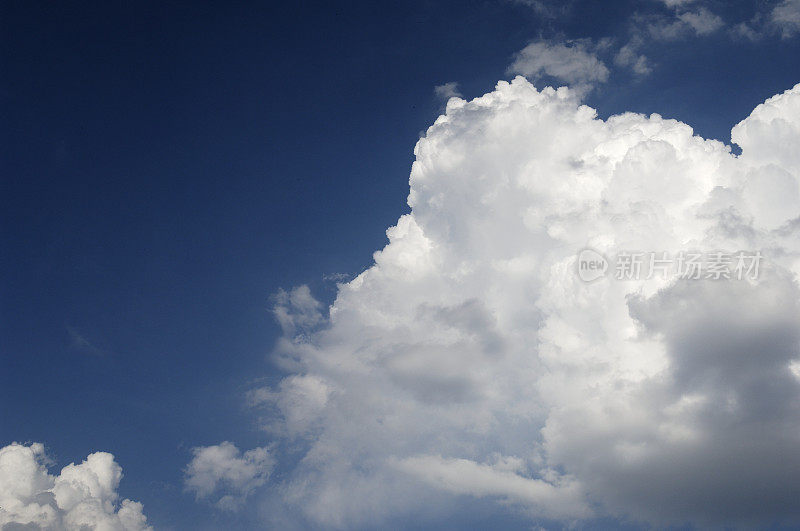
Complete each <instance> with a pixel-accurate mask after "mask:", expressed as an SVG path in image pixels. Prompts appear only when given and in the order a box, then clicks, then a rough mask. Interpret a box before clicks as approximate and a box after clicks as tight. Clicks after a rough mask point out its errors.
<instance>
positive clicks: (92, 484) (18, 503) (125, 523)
mask: <svg viewBox="0 0 800 531" xmlns="http://www.w3.org/2000/svg"><path fill="white" fill-rule="evenodd" d="M45 463H46V458H45V454H44V446H42V445H41V444H38V443H34V444H30V445H27V446H26V445H22V444H17V443H13V444H10V445H8V446H6V447H4V448H0V525H2V529H3V531H6V530H7V531H12V530H15V529H44V530H66V531H73V530H74V531H81V530H84V529H94V530H96V531H143V530H149V529H152V528H150V527H149V526H148V525H147V521H146V518H145V516H144V514H142V504H141V503H137V502H134V501H131V500H127V499H126V500H122V502H121V503H118V502H117V500H118V497H119V496H118V495H117V487H118V486H119V482H120V479H121V478H122V469H121V468H120V466H119V465H118V464H117V463H116V462H115V461H114V456H113V455H111V454H109V453H105V452H96V453H93V454H91V455H89V457H87V458H86V460H85V461H84V462H83V463H81V464H79V465H76V464H70V465H67V466H66V467H64V468H63V469H62V470H61V473H60V474H59V475H57V476H53V475H51V474H49V473H48V472H47V468H46V466H45Z"/></svg>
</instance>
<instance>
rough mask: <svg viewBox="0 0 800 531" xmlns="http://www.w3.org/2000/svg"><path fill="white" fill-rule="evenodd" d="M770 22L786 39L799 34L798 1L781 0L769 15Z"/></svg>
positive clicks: (799, 8)
mask: <svg viewBox="0 0 800 531" xmlns="http://www.w3.org/2000/svg"><path fill="white" fill-rule="evenodd" d="M770 22H771V23H772V25H773V26H774V27H775V29H776V30H777V31H778V32H780V34H781V37H782V38H784V39H788V38H790V37H794V35H795V34H796V33H798V32H800V0H783V2H781V3H780V4H778V5H777V6H775V8H774V9H773V10H772V12H771V13H770Z"/></svg>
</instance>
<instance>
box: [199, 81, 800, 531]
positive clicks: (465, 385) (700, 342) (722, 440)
mask: <svg viewBox="0 0 800 531" xmlns="http://www.w3.org/2000/svg"><path fill="white" fill-rule="evenodd" d="M732 138H733V141H734V142H736V143H738V144H739V145H740V146H741V148H742V154H741V155H740V156H736V155H733V154H732V153H731V151H730V149H729V147H728V146H726V145H724V144H722V143H721V142H718V141H713V140H704V139H702V138H699V137H697V136H694V135H693V131H692V129H691V127H689V126H688V125H686V124H683V123H680V122H677V121H675V120H668V119H664V118H662V117H661V116H659V115H655V114H654V115H650V116H643V115H639V114H630V113H629V114H622V115H618V116H612V117H610V118H609V119H608V120H605V121H604V120H600V119H598V118H597V116H596V113H595V111H594V110H593V109H591V108H589V107H587V106H584V105H581V104H580V102H579V101H577V100H576V98H575V96H574V94H573V93H572V92H571V91H570V90H568V89H565V88H562V89H558V90H554V89H551V88H546V89H544V90H542V91H537V90H536V89H535V88H534V87H533V86H532V85H531V84H530V83H529V82H527V81H526V80H525V79H523V78H521V77H520V78H517V79H515V80H514V81H513V82H511V83H507V82H500V83H499V84H498V85H497V88H496V90H495V91H493V92H491V93H489V94H486V95H484V96H482V97H480V98H477V99H474V100H472V101H469V102H467V101H464V100H458V99H451V100H450V102H449V103H448V106H447V111H446V114H445V115H444V116H441V117H439V119H437V121H436V123H435V124H434V125H433V126H432V127H430V128H429V130H428V131H427V134H426V135H425V137H424V138H422V139H421V140H420V141H419V142H418V144H417V146H416V148H415V154H416V160H415V162H414V163H413V166H412V170H411V178H410V187H411V189H410V194H409V198H408V202H409V205H410V206H411V213H410V214H407V215H404V216H402V217H401V218H400V219H399V220H398V222H397V224H396V225H395V226H394V227H391V228H390V229H389V230H388V231H387V235H388V237H389V243H388V245H386V247H385V248H384V249H382V250H380V251H378V252H376V253H375V255H374V261H375V263H374V265H373V266H372V267H370V268H369V269H368V270H366V271H365V272H363V273H362V274H361V275H359V276H358V277H357V278H355V279H354V280H352V281H351V282H349V283H346V284H342V285H340V287H339V292H338V296H337V298H336V300H335V302H334V303H333V304H332V306H331V307H330V308H329V312H325V311H324V309H323V308H322V307H321V306H320V305H318V304H315V303H314V302H312V301H313V299H312V298H311V295H310V292H309V291H308V289H307V288H305V287H304V288H298V289H295V290H293V291H291V292H288V293H282V294H281V295H280V296H279V297H278V298H277V299H276V302H277V304H276V315H278V317H279V320H280V322H281V324H282V326H283V330H284V337H283V338H282V340H281V341H280V342H279V344H278V347H277V349H276V357H277V362H278V364H279V365H280V366H281V367H282V368H283V369H284V370H286V371H287V372H288V373H289V374H288V375H287V376H286V378H285V379H284V380H283V381H282V382H281V383H280V384H279V385H277V386H275V387H270V388H264V389H259V390H254V391H253V394H252V395H251V399H252V402H253V404H258V405H259V406H260V407H261V406H263V407H266V409H265V412H266V413H265V415H266V418H267V420H266V421H265V428H267V429H268V430H269V431H270V433H272V435H273V437H276V438H277V441H278V442H277V447H276V451H277V452H278V455H280V456H282V457H283V458H284V464H285V465H286V467H287V469H288V472H287V474H285V475H283V476H282V478H281V479H280V480H277V481H276V482H275V484H274V485H273V486H274V488H271V489H267V490H265V491H264V492H263V496H264V497H265V498H266V500H267V501H266V502H264V503H266V504H267V505H268V506H269V507H271V508H276V507H280V508H282V509H283V510H284V511H285V512H288V513H290V514H289V515H288V516H287V514H281V515H280V518H281V525H282V526H284V525H286V522H287V520H286V519H287V518H290V517H291V514H294V517H296V518H299V519H300V520H297V521H298V522H304V523H306V524H308V523H309V522H310V523H311V524H313V525H324V526H334V527H335V526H339V527H349V526H357V525H369V524H372V525H375V524H376V523H379V522H382V521H386V519H390V518H393V517H404V518H410V519H411V520H412V521H414V522H416V523H421V522H435V521H436V518H441V517H444V516H446V515H447V514H453V513H454V512H456V511H457V512H458V513H459V514H471V515H473V516H475V517H476V518H478V517H480V515H481V514H484V513H481V511H482V510H485V508H486V504H490V505H491V504H493V503H494V504H498V506H499V507H501V508H502V510H503V511H507V512H509V513H513V514H517V515H521V514H522V515H528V516H529V517H530V518H531V519H549V520H550V521H558V522H561V523H565V522H576V521H580V520H583V519H590V518H593V517H607V516H611V517H617V518H624V519H627V520H629V521H636V522H649V523H651V524H654V525H656V526H662V525H666V524H670V523H677V524H684V523H686V522H693V523H695V524H698V525H745V526H757V525H760V524H764V523H796V522H797V518H798V517H800V483H798V482H797V477H798V474H799V473H800V450H799V448H800V429H798V426H800V380H799V379H798V376H797V374H798V372H799V371H798V370H797V367H798V366H800V350H798V344H800V303H799V302H798V301H800V288H798V283H797V275H798V273H800V244H799V243H798V242H800V239H798V236H799V235H798V231H800V218H799V216H800V200H798V190H799V188H798V178H800V155H798V151H797V149H796V146H797V145H798V142H800V85H798V86H796V87H795V88H793V89H792V90H789V91H787V92H786V93H784V94H781V95H779V96H776V97H774V98H771V99H769V100H768V101H766V102H765V103H764V104H762V105H760V106H759V107H758V108H756V109H755V110H754V111H753V113H752V114H751V116H750V117H748V118H747V119H746V120H744V121H742V122H741V123H739V124H738V125H737V126H736V127H735V128H734V129H733V133H732ZM586 247H590V248H593V249H596V250H597V251H599V252H601V253H603V254H605V256H614V255H616V254H617V253H619V252H622V251H625V250H629V251H636V250H639V251H665V252H669V253H672V255H675V254H676V253H678V252H680V251H681V250H688V249H695V250H704V251H711V250H718V249H727V250H732V251H735V250H753V251H756V250H759V251H761V252H762V253H763V254H764V256H765V262H764V263H763V264H762V269H761V271H760V274H759V276H758V278H757V279H749V280H748V279H745V280H729V281H725V280H722V281H714V280H680V279H677V278H674V276H673V277H665V278H662V277H659V276H654V277H653V278H650V279H645V278H644V277H642V278H641V279H638V280H628V281H621V280H616V279H615V278H613V276H612V275H607V276H605V277H603V278H601V279H599V280H596V281H594V282H591V283H585V282H582V281H581V280H580V279H579V278H578V275H577V274H576V263H575V261H576V258H575V257H576V254H577V253H578V251H579V250H581V249H584V248H586ZM298 452H299V453H300V457H299V458H298ZM198 455H199V454H198ZM196 461H197V459H196ZM205 484H207V485H213V484H214V481H209V482H207V483H205ZM482 508H483V509H482ZM278 517H279V516H278V514H277V512H271V510H270V514H269V518H278Z"/></svg>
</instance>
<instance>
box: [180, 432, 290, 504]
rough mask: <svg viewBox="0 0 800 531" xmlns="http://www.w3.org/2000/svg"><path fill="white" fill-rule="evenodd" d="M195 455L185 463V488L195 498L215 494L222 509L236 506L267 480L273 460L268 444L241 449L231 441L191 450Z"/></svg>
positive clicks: (203, 497) (216, 502)
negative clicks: (243, 450)
mask: <svg viewBox="0 0 800 531" xmlns="http://www.w3.org/2000/svg"><path fill="white" fill-rule="evenodd" d="M193 453H194V458H193V459H192V461H191V462H190V463H189V466H187V467H186V488H187V489H188V490H190V491H193V492H194V493H195V495H196V496H197V499H206V498H210V497H212V496H213V497H216V498H217V499H216V501H215V504H216V505H217V506H218V507H219V508H221V509H225V510H231V511H233V510H237V509H238V508H239V507H240V506H241V504H242V503H243V502H244V500H245V499H246V498H247V496H248V495H249V494H250V493H251V492H252V491H253V489H255V488H256V487H259V486H261V485H263V484H264V483H266V481H267V479H268V478H269V475H270V472H272V468H273V467H274V466H275V460H274V458H273V457H272V456H271V455H270V453H269V450H268V449H267V448H254V449H252V450H248V451H246V452H244V453H241V451H240V450H239V449H238V448H236V446H235V445H234V444H233V443H230V442H227V441H225V442H222V443H221V444H218V445H214V446H205V447H198V448H195V449H194V450H193Z"/></svg>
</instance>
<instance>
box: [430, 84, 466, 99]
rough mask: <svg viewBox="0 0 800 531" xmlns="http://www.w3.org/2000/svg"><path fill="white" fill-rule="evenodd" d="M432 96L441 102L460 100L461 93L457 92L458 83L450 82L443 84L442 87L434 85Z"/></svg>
mask: <svg viewBox="0 0 800 531" xmlns="http://www.w3.org/2000/svg"><path fill="white" fill-rule="evenodd" d="M433 92H434V94H436V97H437V98H439V99H441V100H445V101H447V100H449V99H450V98H460V97H461V92H459V90H458V82H456V81H450V82H448V83H444V84H442V85H436V86H435V87H434V88H433Z"/></svg>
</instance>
